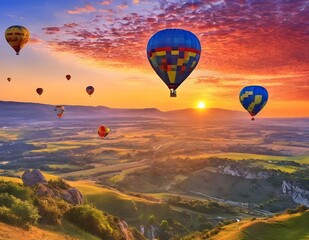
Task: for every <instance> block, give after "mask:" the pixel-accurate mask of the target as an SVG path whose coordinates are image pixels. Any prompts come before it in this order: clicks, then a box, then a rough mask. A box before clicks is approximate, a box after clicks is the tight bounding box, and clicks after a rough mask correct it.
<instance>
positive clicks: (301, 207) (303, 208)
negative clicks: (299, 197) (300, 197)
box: [295, 205, 308, 213]
mask: <svg viewBox="0 0 309 240" xmlns="http://www.w3.org/2000/svg"><path fill="white" fill-rule="evenodd" d="M307 209H308V208H307V207H306V206H304V205H299V206H297V208H296V209H295V210H296V212H299V213H303V212H305V211H306V210H307Z"/></svg>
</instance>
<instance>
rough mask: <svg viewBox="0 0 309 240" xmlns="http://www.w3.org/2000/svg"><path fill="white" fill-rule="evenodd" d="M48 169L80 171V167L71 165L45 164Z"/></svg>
mask: <svg viewBox="0 0 309 240" xmlns="http://www.w3.org/2000/svg"><path fill="white" fill-rule="evenodd" d="M47 166H48V167H50V168H52V169H57V168H58V169H62V168H67V169H71V170H77V169H80V168H81V167H79V166H76V165H72V164H47Z"/></svg>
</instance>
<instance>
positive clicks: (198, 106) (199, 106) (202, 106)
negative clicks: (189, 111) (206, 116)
mask: <svg viewBox="0 0 309 240" xmlns="http://www.w3.org/2000/svg"><path fill="white" fill-rule="evenodd" d="M197 108H199V109H204V108H206V104H205V103H204V102H198V104H197Z"/></svg>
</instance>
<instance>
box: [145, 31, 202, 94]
mask: <svg viewBox="0 0 309 240" xmlns="http://www.w3.org/2000/svg"><path fill="white" fill-rule="evenodd" d="M200 55H201V44H200V41H199V40H198V38H197V37H196V36H195V35H194V34H193V33H192V32H189V31H186V30H182V29H165V30H162V31H159V32H157V33H156V34H154V35H153V36H152V37H151V38H150V40H149V41H148V45H147V58H148V60H149V62H150V65H151V66H152V68H153V69H154V70H155V72H156V73H157V74H158V76H159V77H160V78H161V79H162V80H163V82H164V83H165V84H166V85H167V87H168V88H169V89H170V96H171V97H176V89H177V88H178V87H179V86H180V85H181V84H182V83H183V81H185V80H186V78H187V77H188V76H189V75H190V73H191V72H192V71H193V70H194V68H195V67H196V65H197V63H198V61H199V59H200Z"/></svg>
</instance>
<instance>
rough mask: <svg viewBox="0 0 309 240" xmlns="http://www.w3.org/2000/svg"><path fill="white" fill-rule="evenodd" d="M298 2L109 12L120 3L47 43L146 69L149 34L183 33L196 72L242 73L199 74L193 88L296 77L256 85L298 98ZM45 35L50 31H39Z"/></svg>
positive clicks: (302, 67) (162, 2) (302, 46)
mask: <svg viewBox="0 0 309 240" xmlns="http://www.w3.org/2000/svg"><path fill="white" fill-rule="evenodd" d="M104 2H107V1H104ZM140 2H142V1H140ZM305 2H306V1H305V0H300V1H285V2H282V1H279V0H275V1H263V3H262V2H261V3H259V2H253V3H250V4H249V3H248V2H247V1H242V2H240V1H233V0H231V1H217V0H213V1H207V3H205V1H199V0H195V1H192V0H184V1H181V2H180V1H177V2H176V1H174V2H171V1H167V0H158V2H157V3H158V4H157V5H153V6H152V8H151V9H147V11H141V12H139V13H128V14H125V13H124V12H123V11H119V10H117V9H120V10H123V9H127V8H128V4H127V3H125V2H124V3H123V4H121V5H118V6H117V7H114V8H113V9H110V10H107V11H108V12H106V10H102V13H100V14H101V15H100V16H96V17H94V18H93V19H92V20H90V21H87V22H85V23H79V26H72V27H64V26H65V25H64V26H61V27H59V28H60V32H59V33H61V34H65V39H66V40H63V39H61V38H59V39H58V40H57V41H55V40H53V41H51V45H52V47H53V48H55V50H56V51H68V52H71V53H73V54H77V55H79V56H81V57H85V56H86V57H89V58H92V59H94V60H96V61H98V62H104V64H105V65H108V64H111V65H113V66H116V65H117V66H119V65H127V66H134V67H138V68H143V69H146V70H147V71H152V69H151V67H150V66H149V63H148V61H147V58H146V54H145V51H146V50H145V48H146V46H147V42H148V40H149V39H150V37H151V36H152V35H153V34H154V33H156V32H157V31H159V30H161V29H164V28H183V29H187V30H190V31H191V32H193V33H195V34H196V35H197V37H198V38H199V39H200V42H201V45H202V55H201V59H200V62H199V64H198V66H197V70H198V69H202V70H204V69H205V70H212V71H216V72H220V73H222V74H223V75H224V74H226V75H227V76H228V75H229V74H239V75H241V76H244V79H243V80H242V79H231V78H226V79H224V78H223V77H222V78H220V79H217V78H216V77H208V76H207V77H204V78H201V79H197V80H196V82H197V83H198V84H210V85H216V84H217V85H220V87H222V88H228V87H231V86H233V87H235V88H241V87H242V85H243V84H242V81H243V82H246V79H245V76H246V75H259V76H262V75H263V76H265V75H273V76H281V75H284V76H285V75H286V76H297V77H287V78H276V79H275V78H272V79H264V80H263V81H262V80H259V81H260V82H261V84H266V85H268V87H269V89H270V91H274V89H275V90H278V92H279V93H280V92H281V93H283V92H285V91H286V90H284V87H283V86H286V84H289V85H290V86H294V88H293V89H294V90H295V92H294V90H293V92H292V93H291V94H285V95H284V94H282V95H278V94H277V95H276V94H275V95H273V96H274V97H276V98H280V97H281V98H289V97H290V96H293V97H295V98H299V99H304V98H305V99H306V96H307V95H306V93H305V92H306V91H307V90H308V87H303V88H302V86H304V84H306V85H305V86H308V83H306V82H304V79H308V75H309V73H308V72H309V70H308V69H309V49H308V42H309V35H308V27H307V22H308V21H309V15H308V14H304V10H302V9H303V5H304V4H305ZM101 3H102V2H101ZM147 5H148V4H147ZM278 6H280V8H278ZM130 7H132V5H130ZM93 9H94V8H93ZM77 10H78V9H75V11H77ZM128 10H130V9H128ZM103 11H104V12H103ZM86 30H87V31H86ZM45 33H46V34H53V33H56V31H52V29H50V31H48V29H45ZM98 49H100V51H98ZM226 82H230V83H231V84H230V85H228V84H226ZM307 82H308V81H307ZM222 83H224V84H222ZM257 83H259V82H258V81H257ZM274 83H275V84H274ZM300 83H302V85H301V84H300ZM294 84H295V85H294ZM278 92H277V93H278Z"/></svg>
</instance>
